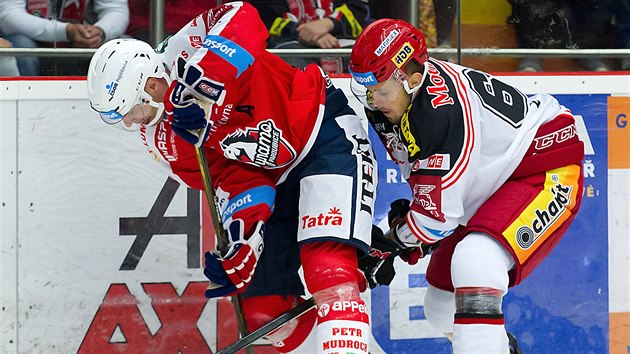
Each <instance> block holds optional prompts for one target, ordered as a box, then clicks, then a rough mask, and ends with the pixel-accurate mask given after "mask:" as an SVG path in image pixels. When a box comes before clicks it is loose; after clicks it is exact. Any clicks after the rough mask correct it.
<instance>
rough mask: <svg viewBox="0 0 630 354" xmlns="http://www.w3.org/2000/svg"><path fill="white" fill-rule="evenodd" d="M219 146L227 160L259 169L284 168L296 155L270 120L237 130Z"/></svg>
mask: <svg viewBox="0 0 630 354" xmlns="http://www.w3.org/2000/svg"><path fill="white" fill-rule="evenodd" d="M220 145H221V149H222V150H223V155H224V156H225V157H227V158H228V159H231V160H238V161H241V162H245V163H248V164H251V165H255V166H260V167H270V168H279V167H284V166H286V165H288V164H290V163H291V162H292V161H293V160H294V159H295V155H296V154H295V150H294V149H293V148H292V147H291V145H289V143H288V142H287V141H286V140H284V139H283V138H282V131H280V130H279V129H278V128H276V126H275V124H274V123H273V121H272V120H271V119H268V120H265V121H262V122H260V123H258V125H257V126H256V128H246V129H245V130H243V129H240V128H239V129H237V130H236V131H235V132H233V133H231V134H228V135H227V136H226V137H225V138H224V139H223V140H221V142H220Z"/></svg>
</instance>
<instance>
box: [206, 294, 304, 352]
mask: <svg viewBox="0 0 630 354" xmlns="http://www.w3.org/2000/svg"><path fill="white" fill-rule="evenodd" d="M313 307H315V299H313V298H312V297H311V298H309V299H307V300H306V301H304V302H302V303H300V304H299V305H297V306H295V307H294V308H292V309H290V310H289V311H287V312H285V313H283V314H282V315H280V316H278V317H276V318H274V319H273V320H271V321H270V322H268V323H267V324H265V325H264V326H262V327H260V328H258V329H257V330H255V331H253V332H252V333H250V334H248V335H246V336H244V337H242V338H240V339H239V340H237V341H236V342H234V343H232V344H230V345H228V346H227V347H225V348H223V349H221V350H219V351H218V352H217V353H216V354H233V353H236V352H237V351H239V350H241V349H243V348H244V347H247V346H248V345H250V344H252V343H254V342H255V341H257V340H258V339H260V338H262V337H263V336H265V335H267V334H269V333H270V332H272V331H273V330H275V329H277V328H280V326H282V325H283V324H285V323H287V322H289V321H291V320H292V319H294V318H298V317H300V316H302V315H303V314H305V313H306V312H308V311H309V310H310V309H311V308H313Z"/></svg>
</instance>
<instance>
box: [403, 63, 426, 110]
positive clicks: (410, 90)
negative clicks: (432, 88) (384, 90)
mask: <svg viewBox="0 0 630 354" xmlns="http://www.w3.org/2000/svg"><path fill="white" fill-rule="evenodd" d="M428 63H429V62H428V61H425V62H424V71H423V72H422V78H421V79H420V82H419V83H418V84H417V85H416V86H415V87H413V88H411V87H409V82H408V81H407V80H405V81H403V87H404V88H405V92H407V93H408V94H410V95H411V102H413V100H415V99H416V96H418V90H420V87H422V84H423V83H424V79H425V78H426V75H425V73H426V72H427V65H428Z"/></svg>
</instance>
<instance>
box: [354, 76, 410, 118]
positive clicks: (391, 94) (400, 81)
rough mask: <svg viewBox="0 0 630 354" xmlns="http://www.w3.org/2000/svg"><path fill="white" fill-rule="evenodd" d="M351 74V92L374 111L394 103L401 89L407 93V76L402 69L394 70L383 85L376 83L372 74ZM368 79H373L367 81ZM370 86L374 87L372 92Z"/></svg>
mask: <svg viewBox="0 0 630 354" xmlns="http://www.w3.org/2000/svg"><path fill="white" fill-rule="evenodd" d="M351 74H352V80H350V90H351V91H352V93H353V94H354V97H356V98H357V99H358V100H359V102H361V104H363V106H365V107H366V108H367V109H369V110H372V111H377V110H378V106H379V105H380V106H388V105H389V104H391V103H393V102H394V101H395V100H396V97H398V95H399V94H400V92H401V88H402V89H404V90H405V91H407V90H406V87H405V86H407V85H406V84H405V83H406V82H407V75H406V74H405V73H404V72H403V71H402V70H401V69H396V70H394V72H393V73H392V74H391V75H390V76H389V78H388V79H387V80H385V81H383V82H381V83H377V82H376V79H375V78H374V75H372V73H367V74H359V73H355V72H352V71H351ZM366 77H368V78H370V77H371V79H366ZM363 82H365V84H363ZM377 85H378V87H377V88H376V86H377ZM368 86H370V87H372V90H370V89H368Z"/></svg>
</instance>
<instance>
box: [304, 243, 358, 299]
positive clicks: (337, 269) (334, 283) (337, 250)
mask: <svg viewBox="0 0 630 354" xmlns="http://www.w3.org/2000/svg"><path fill="white" fill-rule="evenodd" d="M300 261H301V263H302V269H303V271H304V282H305V283H306V287H307V288H308V290H309V291H310V292H311V294H316V293H318V292H320V291H322V290H326V289H332V288H335V287H339V286H341V285H345V284H354V285H356V288H357V294H358V293H359V292H358V282H359V279H360V277H363V275H362V274H361V272H360V271H359V269H358V261H357V250H356V248H354V247H353V246H350V245H347V244H342V243H338V242H332V241H326V242H312V243H308V244H306V245H304V246H302V248H301V250H300ZM315 300H316V301H317V297H315Z"/></svg>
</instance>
